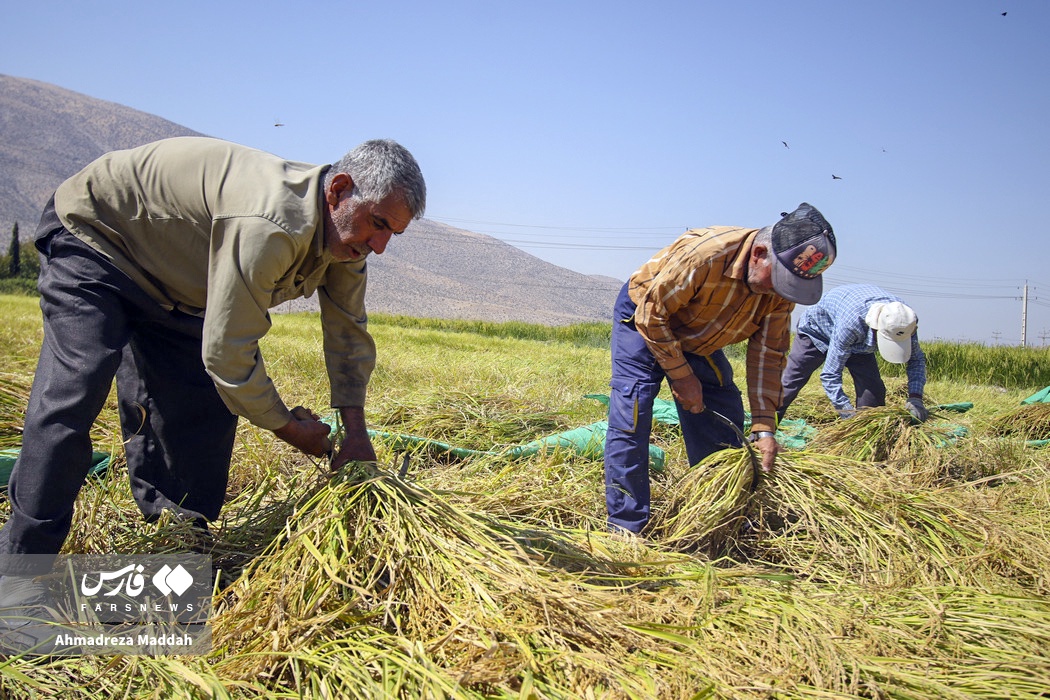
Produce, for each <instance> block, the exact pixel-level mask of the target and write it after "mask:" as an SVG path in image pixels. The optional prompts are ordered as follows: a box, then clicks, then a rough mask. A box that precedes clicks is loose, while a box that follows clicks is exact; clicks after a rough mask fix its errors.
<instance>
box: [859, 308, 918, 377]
mask: <svg viewBox="0 0 1050 700" xmlns="http://www.w3.org/2000/svg"><path fill="white" fill-rule="evenodd" d="M864 321H865V323H867V324H868V326H870V327H871V328H873V329H874V330H875V331H876V333H875V338H876V340H878V343H879V354H880V355H882V359H884V360H886V362H893V363H895V364H903V363H905V362H907V361H908V358H910V357H911V337H912V336H913V335H915V329H916V327H918V325H919V317H918V316H916V315H915V311H913V310H912V308H911V307H910V306H908V305H907V304H902V303H901V302H899V301H893V302H889V303H886V302H881V301H877V302H875V303H874V304H872V305H871V307H870V308H869V309H868V315H867V316H865V317H864Z"/></svg>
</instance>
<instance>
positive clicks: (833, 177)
mask: <svg viewBox="0 0 1050 700" xmlns="http://www.w3.org/2000/svg"><path fill="white" fill-rule="evenodd" d="M831 179H832V180H841V179H842V178H841V177H839V176H838V175H835V174H834V173H832V175H831Z"/></svg>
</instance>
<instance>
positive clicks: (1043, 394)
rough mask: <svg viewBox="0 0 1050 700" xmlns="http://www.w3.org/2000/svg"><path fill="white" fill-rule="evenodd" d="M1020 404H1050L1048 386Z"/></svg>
mask: <svg viewBox="0 0 1050 700" xmlns="http://www.w3.org/2000/svg"><path fill="white" fill-rule="evenodd" d="M1021 403H1050V386H1048V387H1046V388H1045V389H1043V390H1042V391H1037V392H1036V393H1034V394H1032V395H1031V396H1029V397H1028V398H1027V399H1025V400H1023V401H1022V402H1021Z"/></svg>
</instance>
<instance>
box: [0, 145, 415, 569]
mask: <svg viewBox="0 0 1050 700" xmlns="http://www.w3.org/2000/svg"><path fill="white" fill-rule="evenodd" d="M425 203H426V186H425V184H424V181H423V176H422V174H421V173H420V170H419V167H418V165H417V164H416V161H415V159H414V158H413V157H412V155H411V154H410V153H409V152H408V151H406V150H405V149H404V148H403V147H401V146H400V145H398V144H397V143H395V142H393V141H389V140H376V141H368V142H365V143H363V144H361V145H360V146H358V147H357V148H355V149H354V150H352V151H350V152H349V153H347V155H346V156H344V157H343V158H342V159H341V160H340V161H339V162H337V163H335V164H334V165H332V166H318V165H310V164H306V163H298V162H293V161H287V160H283V159H280V158H277V157H276V156H273V155H270V154H268V153H264V152H262V151H257V150H254V149H250V148H246V147H243V146H238V145H236V144H232V143H228V142H224V141H220V140H216V139H210V138H175V139H166V140H163V141H158V142H155V143H151V144H147V145H144V146H141V147H139V148H135V149H130V150H126V151H115V152H112V153H108V154H106V155H104V156H102V157H100V158H99V159H98V160H96V161H94V162H93V163H91V164H90V165H88V166H87V167H85V168H84V169H83V170H81V171H80V172H79V173H77V174H76V175H74V176H73V177H71V178H69V179H68V180H66V181H65V182H64V183H62V184H61V185H60V186H59V187H58V189H57V190H56V192H55V196H54V198H53V199H52V201H51V202H49V204H48V206H47V208H46V209H45V211H44V215H43V217H42V219H41V224H40V227H39V228H38V230H37V234H36V246H37V248H38V249H39V250H40V252H41V253H42V262H41V274H40V283H39V287H40V293H41V308H42V310H43V315H44V343H43V347H42V348H41V354H40V361H39V365H38V367H37V373H36V376H35V378H34V384H33V390H32V394H31V398H30V402H29V408H28V411H27V414H26V419H25V430H24V434H23V448H22V450H21V452H20V455H19V458H18V461H17V462H16V464H15V468H14V471H13V472H12V475H11V479H10V482H9V489H8V498H9V501H10V503H11V516H10V518H9V519H8V521H7V522H6V523H5V525H4V527H3V529H2V530H0V574H22V573H32V572H31V571H30V570H29V569H30V565H29V564H28V563H27V562H25V561H24V560H32V561H33V562H38V561H39V558H37V557H20V556H19V555H23V554H34V555H39V554H57V553H58V551H59V549H60V548H61V546H62V543H63V542H64V541H65V538H66V537H67V535H68V534H69V528H70V525H71V521H72V514H73V504H74V501H75V499H76V495H77V493H78V492H79V489H80V487H81V485H82V483H83V481H84V478H85V476H86V474H87V471H88V468H89V466H90V458H91V443H90V438H89V434H88V433H89V430H90V428H91V425H92V423H93V422H94V420H95V418H96V417H97V416H98V413H99V411H100V410H101V408H102V406H103V404H104V402H105V399H106V396H107V395H108V392H109V388H110V386H111V384H112V382H113V379H114V376H116V380H117V396H118V400H119V404H120V417H121V425H122V429H123V431H124V438H125V451H126V455H127V461H128V471H129V476H130V479H131V485H132V492H133V494H134V496H135V500H136V502H137V504H138V506H139V508H140V509H141V510H142V512H143V514H144V515H145V516H146V517H147V518H155V517H157V516H159V515H160V513H161V512H163V511H165V510H170V511H174V512H175V513H177V514H178V515H180V516H181V517H185V518H189V519H192V520H193V521H195V522H197V523H199V524H201V525H202V526H203V525H204V524H205V523H206V522H207V521H209V520H214V519H215V518H216V517H218V514H219V510H220V509H221V506H222V502H223V498H224V496H225V489H226V482H227V475H228V472H229V465H230V457H231V454H232V449H233V438H234V432H235V429H236V424H237V417H238V416H243V417H244V418H246V419H247V420H249V421H250V422H251V423H253V424H255V425H257V426H259V427H261V428H266V429H268V430H272V431H273V432H274V433H275V434H276V435H277V436H278V437H279V438H281V439H282V440H284V441H286V442H288V443H289V444H291V445H293V446H295V447H296V448H298V449H300V450H302V451H303V452H306V453H308V454H311V455H314V456H321V455H324V454H330V453H331V452H332V451H333V445H332V442H331V439H330V437H329V432H330V428H329V426H328V425H327V424H325V423H323V422H321V421H319V420H317V415H316V414H315V413H313V411H311V410H309V409H306V408H303V407H295V408H293V409H289V408H288V407H287V406H286V405H285V403H284V402H283V401H282V400H281V397H280V395H279V394H278V393H277V391H276V389H275V388H274V385H273V382H272V381H271V380H270V378H269V376H268V375H267V372H266V367H265V365H264V363H263V358H262V355H261V353H260V350H259V340H260V338H262V336H264V335H265V334H266V332H267V331H268V330H269V328H270V316H269V313H268V309H270V308H272V307H274V306H276V305H277V304H280V303H281V302H283V301H286V300H288V299H294V298H297V297H303V296H310V295H311V294H314V293H316V294H317V295H318V298H319V300H320V306H321V324H322V327H323V337H324V355H325V363H326V367H327V370H328V376H329V381H330V385H331V394H332V406H334V407H337V408H339V410H340V413H341V416H342V419H343V423H344V425H345V427H346V436H345V438H344V440H343V442H342V443H341V445H340V446H339V448H338V451H336V452H335V454H334V455H333V460H332V464H333V467H339V466H341V465H342V464H344V463H346V462H347V461H353V460H358V461H370V460H375V458H376V457H375V451H374V449H373V448H372V445H371V442H370V441H369V438H368V433H367V431H366V429H365V420H364V408H363V407H364V401H365V389H366V386H367V384H368V380H369V377H370V375H371V372H372V369H373V367H374V365H375V345H374V343H373V341H372V338H371V336H370V335H369V334H368V331H367V328H366V317H365V307H364V293H365V280H366V265H365V258H366V257H367V256H368V255H369V254H370V253H373V252H374V253H377V254H379V253H382V252H383V251H384V249H385V248H386V246H387V243H388V242H389V240H390V237H391V236H392V235H395V234H398V233H401V232H402V231H403V230H404V229H405V227H406V226H408V224H409V223H410V222H411V220H412V219H413V218H418V217H419V216H421V215H422V213H423V210H424V207H425ZM5 578H10V576H3V577H0V586H2V585H3V583H4V579H5Z"/></svg>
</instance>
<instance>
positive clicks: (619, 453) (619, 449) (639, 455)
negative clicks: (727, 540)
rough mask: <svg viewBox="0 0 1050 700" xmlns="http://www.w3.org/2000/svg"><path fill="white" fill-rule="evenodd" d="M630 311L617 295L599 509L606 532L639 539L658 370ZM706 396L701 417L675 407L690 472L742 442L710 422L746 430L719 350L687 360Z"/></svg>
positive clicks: (729, 372) (624, 291)
mask: <svg viewBox="0 0 1050 700" xmlns="http://www.w3.org/2000/svg"><path fill="white" fill-rule="evenodd" d="M634 311H635V304H634V302H633V301H631V298H630V297H629V296H628V295H627V285H624V287H623V289H621V290H620V295H619V297H618V298H617V300H616V305H615V307H614V309H613V330H612V381H611V382H610V383H609V386H610V393H609V429H608V432H607V433H606V436H605V503H606V507H607V509H608V513H609V517H608V522H609V525H610V527H611V528H622V529H624V530H629V531H631V532H635V533H638V532H641V531H642V530H643V528H645V526H646V524H647V523H648V522H649V505H650V503H649V501H650V485H649V438H650V434H651V433H652V425H653V400H654V399H655V398H656V396H657V394H659V393H660V385H661V383H662V382H663V379H664V376H665V375H664V371H663V369H662V368H661V367H660V364H659V363H658V362H657V361H656V359H655V358H654V357H653V354H652V352H650V350H649V346H648V345H646V342H645V339H644V338H642V336H641V334H639V333H638V331H637V329H636V328H635V326H634ZM686 360H687V361H688V362H689V366H690V367H691V368H692V370H693V373H694V374H695V375H696V377H697V379H699V380H700V384H701V386H702V388H703V392H704V407H705V411H704V412H703V413H697V414H694V413H689V412H688V411H686V410H684V409H683V408H682V406H681V405H680V404H678V402H677V401H675V405H676V406H677V407H678V419H679V421H680V424H681V427H682V438H683V439H684V441H685V449H686V453H687V455H688V458H689V464H691V465H695V464H696V463H697V462H699V461H700V460H702V459H703V458H704V457H706V456H708V455H709V454H711V453H713V452H717V451H718V450H721V449H725V448H727V447H740V446H741V442H740V437H739V436H738V435H737V434H736V432H735V431H733V430H732V429H731V428H730V427H729V426H727V425H725V424H723V423H721V422H720V421H719V420H718V419H716V418H715V417H714V416H712V415H711V411H718V412H719V413H721V414H722V415H724V416H725V417H727V418H729V419H730V420H731V421H733V422H734V423H735V424H736V425H737V427H740V428H742V427H743V424H744V404H743V399H742V398H741V395H740V390H739V389H738V388H737V387H736V385H735V384H734V383H733V369H732V367H731V366H730V364H729V360H728V359H726V356H725V353H723V352H722V351H721V350H719V351H717V352H715V353H713V354H711V355H708V356H701V355H692V354H688V353H687V354H686Z"/></svg>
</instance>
